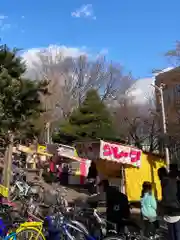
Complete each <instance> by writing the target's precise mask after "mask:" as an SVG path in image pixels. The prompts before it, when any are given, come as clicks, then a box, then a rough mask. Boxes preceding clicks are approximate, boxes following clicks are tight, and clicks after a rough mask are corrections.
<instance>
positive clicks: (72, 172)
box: [47, 144, 91, 185]
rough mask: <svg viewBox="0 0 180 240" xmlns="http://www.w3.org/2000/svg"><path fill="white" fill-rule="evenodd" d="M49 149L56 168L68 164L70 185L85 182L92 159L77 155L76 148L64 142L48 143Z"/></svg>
mask: <svg viewBox="0 0 180 240" xmlns="http://www.w3.org/2000/svg"><path fill="white" fill-rule="evenodd" d="M47 149H48V151H49V152H50V153H52V154H53V161H54V163H55V164H56V168H58V167H59V165H61V166H62V167H63V165H68V167H69V174H68V183H69V184H70V185H79V184H84V183H85V179H86V176H87V174H88V169H89V166H90V163H91V161H90V160H88V159H84V158H81V157H79V156H78V155H77V152H76V149H75V148H74V147H72V146H69V145H64V144H48V145H47Z"/></svg>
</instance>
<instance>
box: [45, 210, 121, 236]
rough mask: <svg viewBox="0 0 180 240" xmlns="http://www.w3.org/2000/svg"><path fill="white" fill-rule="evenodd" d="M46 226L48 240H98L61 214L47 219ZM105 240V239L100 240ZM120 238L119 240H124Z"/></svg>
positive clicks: (81, 225) (81, 226) (80, 225)
mask: <svg viewBox="0 0 180 240" xmlns="http://www.w3.org/2000/svg"><path fill="white" fill-rule="evenodd" d="M44 224H45V225H44V226H45V227H46V230H47V233H48V234H47V236H46V239H47V240H52V239H53V240H56V239H57V240H59V239H68V240H75V239H87V240H97V239H98V238H95V237H94V236H91V235H90V233H89V231H88V230H87V229H86V228H85V227H84V226H83V224H78V225H77V224H75V223H74V222H73V221H68V220H66V219H65V217H64V216H63V215H62V214H61V213H57V214H55V215H54V216H49V217H46V219H45V222H44ZM115 238H116V235H115V236H113V235H112V236H110V237H109V238H108V240H113V239H115ZM100 239H102V240H103V238H100ZM123 239H124V238H121V237H120V236H118V240H123Z"/></svg>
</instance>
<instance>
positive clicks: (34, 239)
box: [16, 228, 45, 240]
mask: <svg viewBox="0 0 180 240" xmlns="http://www.w3.org/2000/svg"><path fill="white" fill-rule="evenodd" d="M16 240H45V236H44V235H43V234H42V232H41V231H39V229H35V228H25V229H22V230H20V231H19V232H18V233H16Z"/></svg>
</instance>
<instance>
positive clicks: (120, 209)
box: [99, 180, 130, 232]
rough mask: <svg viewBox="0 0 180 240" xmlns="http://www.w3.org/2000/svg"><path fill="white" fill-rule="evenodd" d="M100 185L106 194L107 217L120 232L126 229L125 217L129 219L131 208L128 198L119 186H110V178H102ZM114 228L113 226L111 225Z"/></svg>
mask: <svg viewBox="0 0 180 240" xmlns="http://www.w3.org/2000/svg"><path fill="white" fill-rule="evenodd" d="M99 186H100V187H101V188H102V190H103V191H104V192H105V194H106V217H107V221H108V222H112V223H115V224H116V225H117V230H118V232H121V231H122V230H123V229H124V222H125V221H123V220H124V219H126V220H127V219H129V217H130V208H129V202H128V198H127V196H126V195H125V194H124V193H121V192H120V191H119V190H118V189H117V188H115V187H113V186H109V181H108V180H102V181H101V182H100V183H99ZM109 227H111V229H112V226H109Z"/></svg>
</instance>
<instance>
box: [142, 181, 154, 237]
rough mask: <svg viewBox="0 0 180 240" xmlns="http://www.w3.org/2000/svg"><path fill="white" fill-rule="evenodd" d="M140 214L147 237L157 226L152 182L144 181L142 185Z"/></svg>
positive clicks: (152, 233)
mask: <svg viewBox="0 0 180 240" xmlns="http://www.w3.org/2000/svg"><path fill="white" fill-rule="evenodd" d="M141 214H142V217H143V221H144V235H145V236H147V237H149V236H150V235H153V236H154V235H155V232H156V229H157V228H158V221H157V202H156V199H155V197H154V196H153V195H152V184H151V183H150V182H144V183H143V185H142V196H141Z"/></svg>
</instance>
